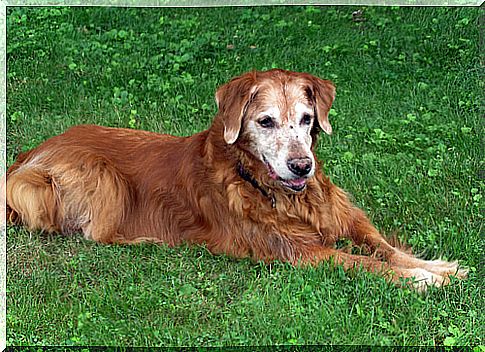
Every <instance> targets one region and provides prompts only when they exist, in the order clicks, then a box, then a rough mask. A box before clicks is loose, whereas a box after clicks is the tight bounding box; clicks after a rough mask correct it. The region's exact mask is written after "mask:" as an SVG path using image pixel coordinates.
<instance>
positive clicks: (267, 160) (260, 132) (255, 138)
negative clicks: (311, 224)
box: [244, 85, 315, 192]
mask: <svg viewBox="0 0 485 352" xmlns="http://www.w3.org/2000/svg"><path fill="white" fill-rule="evenodd" d="M314 115H315V109H314V108H313V106H312V105H311V102H310V101H309V100H308V97H307V96H306V95H305V91H304V89H303V87H301V86H298V85H286V86H274V85H268V86H266V87H265V86H263V87H260V88H259V90H258V91H257V93H256V96H255V97H254V99H253V101H252V102H251V104H250V105H249V106H248V109H247V112H246V119H245V121H244V124H245V127H244V134H245V137H246V138H245V139H246V140H248V141H250V143H251V145H250V149H251V152H252V153H253V154H254V155H255V156H256V157H257V158H259V159H260V160H261V161H262V162H263V163H264V164H265V165H266V167H267V169H268V174H269V176H270V177H271V178H272V179H274V180H275V181H279V182H281V184H282V185H283V186H285V187H286V188H289V189H291V190H293V191H296V192H298V191H302V190H303V189H304V188H305V186H306V183H307V180H308V179H309V178H310V177H312V176H313V174H314V172H315V159H314V156H313V153H312V150H311V147H312V137H311V135H310V132H311V129H312V126H313V123H314V119H315V116H314Z"/></svg>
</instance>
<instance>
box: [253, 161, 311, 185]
mask: <svg viewBox="0 0 485 352" xmlns="http://www.w3.org/2000/svg"><path fill="white" fill-rule="evenodd" d="M263 161H264V164H265V165H266V168H267V169H268V176H269V177H270V178H272V179H273V180H275V181H278V182H279V183H281V185H283V187H285V188H288V189H290V190H291V191H293V192H301V191H303V190H305V188H306V184H307V180H308V178H306V177H297V178H292V179H284V178H282V177H280V176H279V175H278V174H277V173H276V171H275V170H274V168H273V167H272V166H271V164H270V163H269V162H268V160H266V157H265V156H264V155H263Z"/></svg>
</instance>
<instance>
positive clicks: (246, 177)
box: [236, 162, 276, 208]
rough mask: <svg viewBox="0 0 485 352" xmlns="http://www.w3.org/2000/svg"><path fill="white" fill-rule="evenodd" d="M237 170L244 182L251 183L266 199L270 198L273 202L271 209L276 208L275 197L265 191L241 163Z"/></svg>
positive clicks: (238, 164)
mask: <svg viewBox="0 0 485 352" xmlns="http://www.w3.org/2000/svg"><path fill="white" fill-rule="evenodd" d="M236 169H237V173H238V174H239V176H241V178H242V179H243V180H244V181H247V182H249V183H250V184H251V186H253V187H254V188H256V189H257V190H258V191H260V192H261V194H262V195H263V196H265V197H266V198H268V199H269V200H270V201H271V207H272V208H276V199H275V197H274V195H273V194H270V193H268V191H267V190H265V189H264V188H263V187H261V185H260V184H259V183H258V181H256V179H255V178H254V177H253V176H252V175H251V174H250V173H249V171H247V170H246V169H245V168H244V166H243V164H242V163H241V162H238V163H237V166H236Z"/></svg>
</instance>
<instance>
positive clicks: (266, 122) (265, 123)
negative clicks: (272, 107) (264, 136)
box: [258, 116, 275, 128]
mask: <svg viewBox="0 0 485 352" xmlns="http://www.w3.org/2000/svg"><path fill="white" fill-rule="evenodd" d="M258 123H259V125H260V126H261V127H264V128H272V127H274V125H275V124H274V121H273V119H272V118H271V116H265V117H263V118H262V119H261V120H259V121H258Z"/></svg>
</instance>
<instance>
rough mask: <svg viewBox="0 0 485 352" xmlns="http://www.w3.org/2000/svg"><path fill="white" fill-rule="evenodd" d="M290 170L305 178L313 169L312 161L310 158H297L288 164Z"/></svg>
mask: <svg viewBox="0 0 485 352" xmlns="http://www.w3.org/2000/svg"><path fill="white" fill-rule="evenodd" d="M286 165H288V169H290V171H291V172H293V173H294V174H295V175H298V176H305V175H308V173H309V172H310V171H311V169H312V159H310V158H296V159H291V160H288V161H287V162H286Z"/></svg>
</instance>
